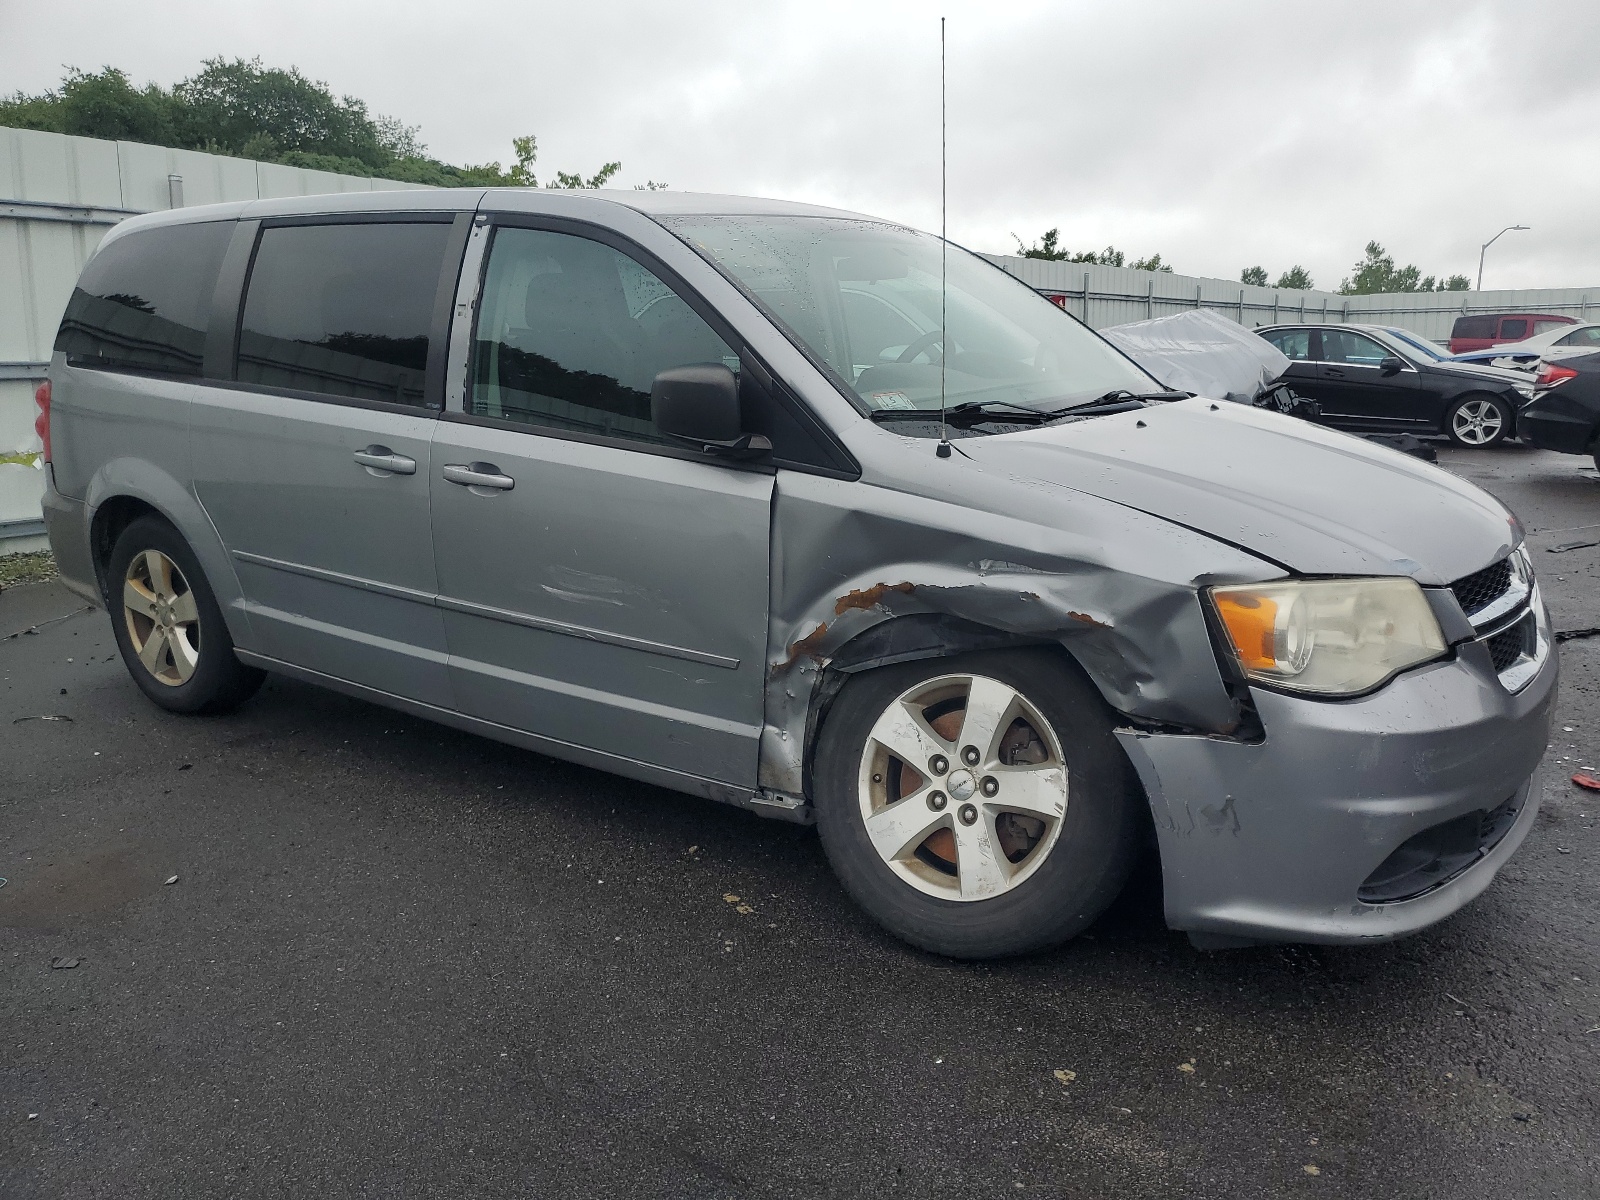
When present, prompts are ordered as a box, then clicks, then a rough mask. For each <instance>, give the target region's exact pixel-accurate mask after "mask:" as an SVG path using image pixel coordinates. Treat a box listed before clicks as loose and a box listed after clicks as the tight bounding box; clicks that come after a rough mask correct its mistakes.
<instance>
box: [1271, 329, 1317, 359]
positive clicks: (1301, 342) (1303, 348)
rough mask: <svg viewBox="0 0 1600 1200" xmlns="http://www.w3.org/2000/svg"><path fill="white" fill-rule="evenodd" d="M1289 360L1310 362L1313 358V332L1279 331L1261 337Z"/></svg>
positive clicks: (1306, 330)
mask: <svg viewBox="0 0 1600 1200" xmlns="http://www.w3.org/2000/svg"><path fill="white" fill-rule="evenodd" d="M1261 336H1262V337H1264V338H1266V339H1267V341H1269V342H1271V343H1272V344H1273V345H1274V346H1276V347H1277V348H1278V349H1279V350H1281V351H1283V353H1284V354H1285V355H1286V356H1288V357H1289V358H1292V359H1294V360H1295V361H1296V362H1308V361H1310V358H1311V331H1310V330H1309V329H1279V330H1277V331H1275V332H1273V333H1264V334H1262V335H1261Z"/></svg>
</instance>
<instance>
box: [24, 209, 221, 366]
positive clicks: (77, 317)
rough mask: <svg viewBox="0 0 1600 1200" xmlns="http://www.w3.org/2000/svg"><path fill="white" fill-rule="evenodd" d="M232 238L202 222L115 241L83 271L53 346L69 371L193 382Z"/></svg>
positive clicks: (214, 224) (218, 227)
mask: <svg viewBox="0 0 1600 1200" xmlns="http://www.w3.org/2000/svg"><path fill="white" fill-rule="evenodd" d="M232 235H233V222H231V221H206V222H202V223H197V224H188V225H167V226H163V227H161V228H158V229H143V230H136V231H134V232H132V233H128V234H124V235H123V236H121V237H118V238H114V239H113V240H112V241H110V242H109V243H108V244H107V245H106V246H104V247H103V248H102V249H101V250H100V252H99V253H98V254H96V255H95V256H94V257H93V258H92V259H90V260H89V265H88V266H86V267H85V268H84V269H83V275H82V277H81V278H79V280H78V286H77V287H76V288H75V289H74V290H73V293H72V298H71V299H70V300H68V301H67V312H66V316H65V317H63V318H62V321H61V330H60V332H59V333H58V334H57V335H56V347H55V348H56V349H57V350H59V351H61V352H62V353H64V354H65V355H66V356H67V362H68V363H69V364H71V365H72V366H75V367H98V368H100V369H102V370H112V371H137V372H149V373H151V374H157V375H180V376H183V375H189V376H198V375H199V374H200V373H201V363H202V360H203V358H204V357H205V344H206V325H207V322H208V318H209V316H210V313H211V294H212V292H213V291H215V290H216V286H217V275H218V273H219V272H220V271H221V269H222V257H223V255H224V254H225V253H226V252H227V249H228V239H229V238H230V237H231V236H232Z"/></svg>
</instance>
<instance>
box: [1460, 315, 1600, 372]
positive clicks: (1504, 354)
mask: <svg viewBox="0 0 1600 1200" xmlns="http://www.w3.org/2000/svg"><path fill="white" fill-rule="evenodd" d="M1591 350H1600V323H1596V322H1592V321H1591V322H1588V323H1585V324H1582V325H1557V326H1556V327H1555V328H1554V329H1547V330H1545V331H1544V332H1543V333H1536V334H1534V335H1533V336H1532V337H1531V338H1524V339H1523V340H1522V341H1520V342H1505V343H1503V344H1501V345H1499V346H1491V347H1489V349H1487V350H1472V351H1469V352H1467V353H1466V354H1455V355H1451V356H1450V357H1451V361H1453V362H1477V363H1489V364H1491V365H1493V366H1496V367H1522V368H1526V369H1529V370H1531V369H1533V367H1534V366H1535V365H1536V364H1537V363H1538V361H1539V359H1540V358H1542V357H1544V356H1545V355H1546V354H1548V353H1551V352H1556V356H1557V357H1560V356H1561V354H1563V353H1570V352H1573V351H1577V352H1580V353H1581V352H1587V351H1591Z"/></svg>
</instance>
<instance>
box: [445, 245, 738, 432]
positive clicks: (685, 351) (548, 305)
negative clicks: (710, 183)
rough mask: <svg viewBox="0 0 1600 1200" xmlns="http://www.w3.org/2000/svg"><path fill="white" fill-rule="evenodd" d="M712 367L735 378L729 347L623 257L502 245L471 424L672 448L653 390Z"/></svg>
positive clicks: (478, 357)
mask: <svg viewBox="0 0 1600 1200" xmlns="http://www.w3.org/2000/svg"><path fill="white" fill-rule="evenodd" d="M705 362H712V363H718V362H720V363H724V364H726V365H727V366H728V367H730V368H732V369H733V370H734V371H738V370H739V358H738V356H737V354H735V352H734V351H733V350H732V349H731V348H730V347H729V346H728V344H727V343H726V342H724V341H723V340H722V338H720V337H719V336H718V335H717V334H716V332H715V331H714V330H712V328H711V327H710V326H709V325H707V324H706V323H705V321H703V320H702V319H701V318H700V316H699V315H698V314H697V313H696V312H695V311H694V310H693V309H692V308H690V307H689V305H688V304H687V303H685V302H684V300H683V299H682V298H681V297H680V296H679V295H678V294H677V293H676V292H674V291H673V290H672V289H671V288H670V287H668V286H667V285H666V284H665V283H664V282H662V280H661V279H659V278H658V277H657V276H656V275H655V274H653V273H652V272H651V271H649V270H647V269H646V268H645V267H644V266H642V265H641V264H639V263H638V262H636V261H635V260H634V259H632V258H630V257H628V256H627V255H626V254H623V253H622V252H621V251H618V250H613V249H612V248H611V247H610V246H606V245H603V244H601V243H600V242H596V241H591V240H589V239H588V238H582V237H575V236H573V235H571V234H566V233H553V232H549V231H546V230H539V229H500V230H498V231H497V232H496V233H495V235H494V245H493V246H492V248H491V249H490V252H489V267H488V271H487V272H486V273H485V276H484V283H483V303H482V306H481V308H480V311H479V315H478V330H477V336H476V339H475V344H474V347H473V367H472V371H473V374H472V390H471V393H470V395H469V396H468V398H467V411H468V412H470V413H473V414H474V415H477V416H484V417H494V418H497V419H499V420H504V421H521V422H526V423H528V424H532V425H544V426H550V427H553V428H557V429H568V430H573V431H577V432H583V433H591V434H601V435H608V436H613V437H624V438H630V439H633V440H636V441H642V442H654V443H665V442H667V441H669V439H668V438H666V437H665V436H664V435H662V434H661V433H659V432H657V430H656V427H655V422H654V421H653V420H652V419H651V415H650V385H651V383H652V382H653V381H654V380H655V377H656V374H657V372H659V371H663V370H665V369H666V368H668V367H678V366H685V365H687V364H690V363H705Z"/></svg>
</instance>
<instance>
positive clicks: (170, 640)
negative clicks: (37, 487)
mask: <svg viewBox="0 0 1600 1200" xmlns="http://www.w3.org/2000/svg"><path fill="white" fill-rule="evenodd" d="M106 585H107V587H106V590H107V592H108V593H109V594H108V596H107V600H108V605H107V607H109V608H110V610H111V625H112V629H113V632H114V633H115V634H116V639H117V649H118V650H120V651H121V652H122V661H123V664H124V665H125V666H126V667H127V668H128V673H129V674H130V675H132V676H133V681H134V683H136V684H138V685H139V690H140V691H142V692H143V693H144V694H145V695H146V696H148V697H149V698H150V699H151V700H153V701H155V702H156V703H157V704H159V705H160V706H161V707H162V708H164V709H167V710H168V711H169V712H177V713H221V712H228V711H230V710H232V709H235V708H237V707H238V706H239V705H241V704H243V703H244V702H245V701H246V700H248V699H249V698H250V697H251V696H253V695H254V694H255V692H256V689H258V688H259V687H260V686H261V681H262V680H263V679H265V678H266V674H265V672H263V671H260V670H257V669H256V668H255V667H247V666H245V665H244V664H243V663H242V662H240V661H239V660H238V658H237V657H236V656H235V655H234V653H233V639H232V638H231V637H230V636H229V635H228V627H227V625H226V624H225V623H224V622H223V619H222V609H221V608H220V607H219V606H218V604H217V598H216V596H215V595H214V594H213V593H212V591H211V585H210V584H208V583H207V582H206V577H205V574H204V573H203V572H202V571H201V570H200V562H199V560H198V559H196V558H195V555H194V551H193V550H191V549H190V548H189V543H188V542H186V541H184V540H183V538H182V536H180V535H179V533H178V531H177V530H176V529H174V528H173V527H172V526H171V525H169V524H168V523H167V522H166V521H164V520H162V519H161V518H159V517H140V518H139V519H138V520H137V521H134V522H133V523H132V524H130V525H129V526H128V527H127V528H126V529H124V530H123V531H122V534H121V536H120V537H118V538H117V544H116V545H115V546H114V547H112V550H111V560H110V562H109V563H108V564H107V567H106Z"/></svg>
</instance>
